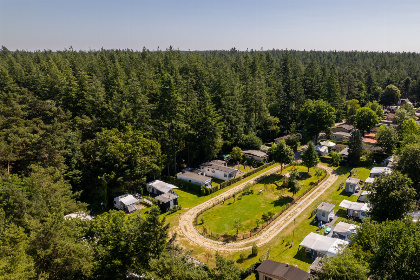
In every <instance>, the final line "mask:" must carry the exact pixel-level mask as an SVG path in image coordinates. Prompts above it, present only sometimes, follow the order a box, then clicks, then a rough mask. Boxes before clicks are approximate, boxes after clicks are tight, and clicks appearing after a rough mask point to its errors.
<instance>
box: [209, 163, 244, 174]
mask: <svg viewBox="0 0 420 280" xmlns="http://www.w3.org/2000/svg"><path fill="white" fill-rule="evenodd" d="M201 167H210V168H213V169H216V170H220V171H222V172H227V173H231V172H234V171H238V169H236V168H232V167H228V166H223V165H219V164H215V163H212V162H205V163H203V164H201Z"/></svg>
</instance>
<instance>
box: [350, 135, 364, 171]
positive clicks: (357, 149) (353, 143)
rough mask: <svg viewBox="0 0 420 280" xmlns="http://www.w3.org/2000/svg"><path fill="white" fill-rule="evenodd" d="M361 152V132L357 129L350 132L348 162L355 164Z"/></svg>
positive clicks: (358, 160)
mask: <svg viewBox="0 0 420 280" xmlns="http://www.w3.org/2000/svg"><path fill="white" fill-rule="evenodd" d="M362 153H363V143H362V134H361V133H360V131H359V130H358V129H356V130H354V131H353V132H352V133H351V136H350V140H349V155H348V162H349V164H350V165H351V166H357V165H358V164H359V162H360V157H361V156H362Z"/></svg>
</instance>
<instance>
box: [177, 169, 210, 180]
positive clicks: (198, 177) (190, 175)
mask: <svg viewBox="0 0 420 280" xmlns="http://www.w3.org/2000/svg"><path fill="white" fill-rule="evenodd" d="M177 175H178V176H183V177H185V178H189V179H192V180H195V181H199V182H203V183H205V182H207V181H208V180H211V177H207V176H204V175H200V174H197V173H194V172H190V171H184V172H179V173H178V174H177Z"/></svg>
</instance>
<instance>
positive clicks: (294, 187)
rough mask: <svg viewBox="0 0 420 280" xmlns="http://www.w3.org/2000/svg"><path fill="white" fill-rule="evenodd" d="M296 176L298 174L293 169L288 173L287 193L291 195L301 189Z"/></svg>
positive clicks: (295, 169)
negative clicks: (289, 192)
mask: <svg viewBox="0 0 420 280" xmlns="http://www.w3.org/2000/svg"><path fill="white" fill-rule="evenodd" d="M308 172H309V171H308ZM298 176H299V174H298V170H297V168H294V169H292V170H291V171H290V177H289V181H288V183H287V187H288V188H289V191H291V192H292V193H293V195H295V194H296V193H297V192H298V191H299V190H300V189H301V188H302V184H301V183H300V182H299V180H298ZM269 213H270V212H269Z"/></svg>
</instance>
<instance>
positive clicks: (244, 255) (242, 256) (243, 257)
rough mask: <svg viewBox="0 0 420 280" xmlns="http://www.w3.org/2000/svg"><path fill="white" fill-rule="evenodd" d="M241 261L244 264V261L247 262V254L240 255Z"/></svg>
mask: <svg viewBox="0 0 420 280" xmlns="http://www.w3.org/2000/svg"><path fill="white" fill-rule="evenodd" d="M239 259H240V260H241V261H242V262H243V261H244V260H246V254H245V253H241V254H240V255H239Z"/></svg>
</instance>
